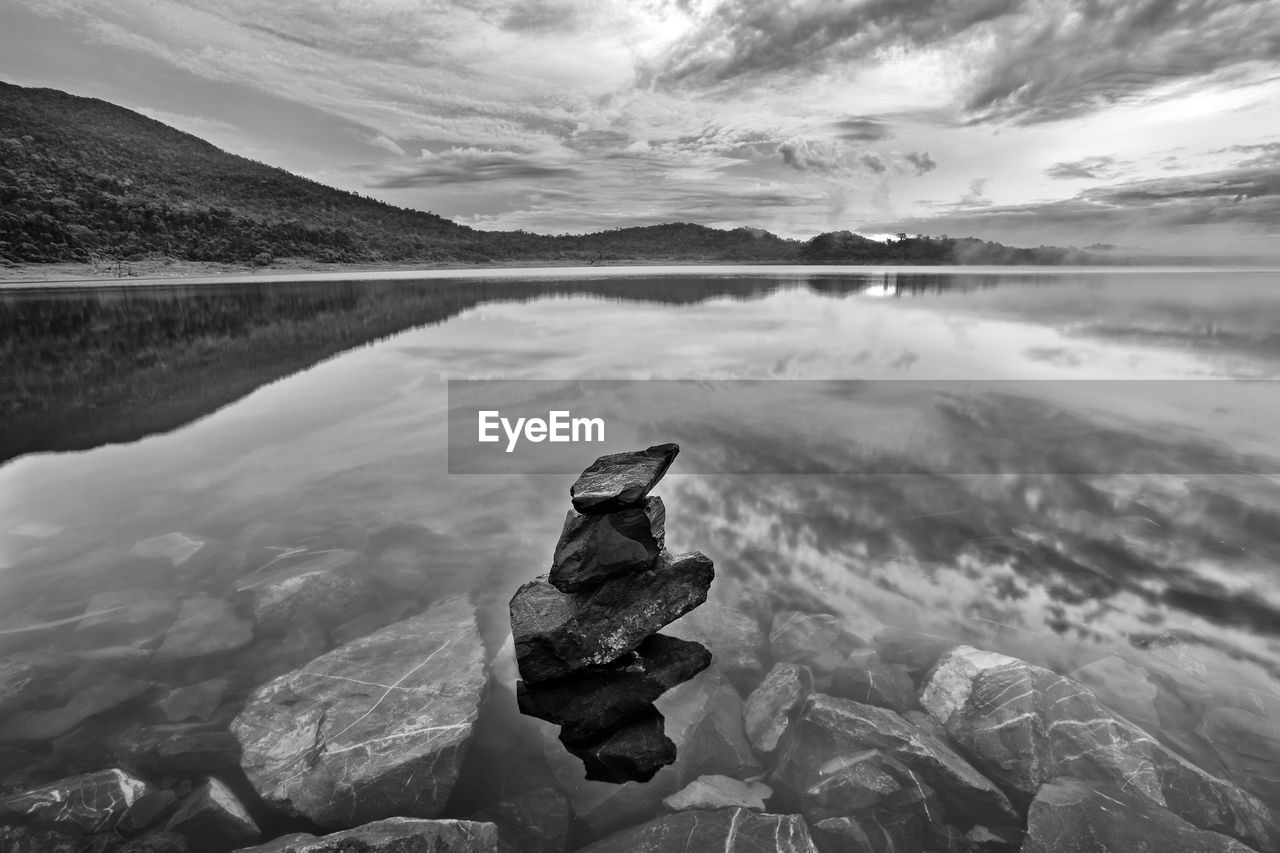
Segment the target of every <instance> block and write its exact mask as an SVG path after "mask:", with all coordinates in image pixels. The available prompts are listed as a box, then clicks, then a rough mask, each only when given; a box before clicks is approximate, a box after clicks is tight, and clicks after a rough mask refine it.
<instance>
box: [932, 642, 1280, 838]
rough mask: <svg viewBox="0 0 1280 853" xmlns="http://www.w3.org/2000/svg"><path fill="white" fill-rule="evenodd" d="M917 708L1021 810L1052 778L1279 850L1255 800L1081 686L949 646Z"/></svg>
mask: <svg viewBox="0 0 1280 853" xmlns="http://www.w3.org/2000/svg"><path fill="white" fill-rule="evenodd" d="M920 704H921V705H922V706H923V707H924V708H925V709H926V710H927V711H928V712H929V713H930V715H932V716H933V717H934V718H935V719H937V720H938V721H939V722H940V723H942V725H943V726H944V727H945V729H946V731H947V733H948V734H949V735H950V736H951V738H952V739H954V740H955V742H956V743H957V744H959V746H960V748H961V749H963V750H964V752H965V754H966V755H968V756H969V757H970V758H971V759H972V760H973V762H974V763H975V765H977V766H978V768H979V769H981V770H982V771H983V772H985V773H987V774H988V775H990V776H991V777H992V778H993V779H995V780H996V781H997V782H999V783H1000V784H1001V785H1002V786H1003V787H1004V788H1005V790H1007V791H1009V792H1010V793H1011V795H1013V796H1015V797H1016V798H1017V799H1018V800H1019V801H1021V802H1029V801H1030V800H1031V798H1032V797H1034V796H1035V794H1036V792H1037V791H1038V790H1039V788H1040V786H1041V784H1043V783H1044V782H1048V781H1050V780H1051V779H1054V778H1056V777H1059V776H1070V777H1074V778H1080V779H1088V780H1090V781H1093V782H1097V783H1101V784H1103V785H1111V786H1114V787H1117V788H1123V789H1124V790H1126V791H1129V792H1132V793H1135V794H1140V795H1142V796H1144V797H1146V798H1147V799H1149V800H1151V801H1152V802H1153V803H1155V804H1156V805H1157V806H1162V807H1167V808H1168V809H1169V810H1170V811H1172V812H1173V813H1174V814H1176V815H1178V816H1180V817H1182V818H1184V819H1186V820H1188V821H1190V822H1191V823H1192V824H1195V825H1196V826H1199V827H1201V828H1204V829H1210V830H1213V831H1215V832H1223V833H1226V834H1228V835H1232V836H1234V837H1236V838H1238V839H1240V840H1241V841H1244V842H1245V843H1247V844H1250V845H1252V846H1254V847H1257V848H1258V849H1262V850H1265V849H1269V848H1271V847H1275V846H1280V820H1278V819H1277V816H1276V815H1275V814H1274V812H1273V811H1272V810H1271V809H1269V808H1268V807H1267V806H1265V805H1264V804H1263V803H1262V802H1261V801H1259V800H1257V799H1256V798H1254V797H1252V796H1251V795H1249V794H1247V793H1245V792H1244V791H1243V790H1241V789H1239V788H1237V787H1236V786H1234V785H1231V784H1229V783H1227V782H1224V781H1223V780H1221V779H1218V778H1216V777H1214V776H1211V775H1210V774H1208V773H1206V772H1204V771H1203V770H1201V769H1199V768H1197V767H1195V766H1193V765H1192V764H1190V763H1189V762H1187V761H1186V760H1184V759H1183V758H1182V757H1181V756H1179V755H1177V754H1176V753H1174V752H1172V751H1171V750H1169V749H1168V748H1167V747H1165V746H1164V745H1162V744H1160V743H1158V742H1157V741H1156V740H1155V739H1153V738H1152V737H1151V736H1150V735H1148V734H1147V733H1146V732H1144V731H1143V730H1142V729H1139V728H1138V727H1137V726H1135V725H1133V724H1132V723H1130V722H1128V721H1126V720H1122V719H1120V718H1118V717H1116V716H1114V715H1112V714H1111V713H1110V712H1108V711H1106V710H1105V709H1104V708H1102V706H1101V705H1100V704H1099V702H1098V700H1097V699H1096V698H1095V697H1094V695H1093V693H1092V692H1090V691H1089V689H1088V688H1087V687H1085V686H1084V685H1082V684H1080V683H1079V682H1076V681H1073V680H1071V679H1069V678H1066V677H1064V676H1060V675H1058V674H1056V673H1054V672H1052V671H1050V670H1047V669H1044V668H1042V667H1038V666H1033V665H1032V664H1029V663H1026V662H1025V661H1021V660H1018V659H1016V658H1011V657H1007V656H1005V655H1000V654H996V653H994V652H985V651H980V650H978V649H974V648H971V647H969V646H957V647H956V648H954V649H952V650H951V651H949V652H948V653H947V654H945V655H944V656H943V657H942V658H941V659H939V661H938V663H937V665H936V666H935V667H934V669H933V670H932V671H931V673H930V675H929V677H928V679H927V681H926V683H925V685H924V687H923V689H922V690H921V693H920Z"/></svg>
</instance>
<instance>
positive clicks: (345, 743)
mask: <svg viewBox="0 0 1280 853" xmlns="http://www.w3.org/2000/svg"><path fill="white" fill-rule="evenodd" d="M485 680H486V679H485V671H484V646H483V643H482V642H481V639H480V634H479V630H478V628H477V625H476V616H475V608H474V607H473V606H472V605H471V603H470V602H469V601H467V599H466V598H465V597H461V596H459V597H454V598H450V599H446V600H445V601H442V602H439V603H438V604H436V605H434V606H432V607H431V608H430V609H428V610H427V611H426V612H425V613H423V614H421V615H419V616H416V617H414V618H411V619H406V620H404V621H402V622H397V623H396V624H394V625H389V626H387V627H386V628H383V629H382V630H381V631H378V632H376V633H374V634H370V635H369V636H367V637H363V638H361V639H359V640H355V641H353V642H351V643H348V644H347V645H345V646H341V647H339V648H337V649H334V650H333V651H331V652H328V653H326V654H324V655H322V656H321V657H319V658H316V659H315V660H313V661H311V663H309V664H308V665H307V666H306V667H305V668H303V669H301V670H297V671H295V672H291V673H288V674H286V675H283V676H281V677H279V678H277V679H275V680H274V681H271V682H270V683H268V684H266V685H263V686H262V687H260V688H258V690H257V691H255V692H254V693H253V695H251V696H250V697H249V699H248V701H247V702H246V704H245V709H244V711H243V712H242V713H241V714H240V715H239V716H238V717H236V719H235V721H234V722H233V723H232V725H231V731H232V732H233V733H234V734H235V736H236V737H237V738H238V739H239V741H240V743H241V746H242V748H243V756H242V758H241V766H242V767H243V768H244V771H245V774H246V775H247V776H248V777H249V780H250V782H252V783H253V785H254V787H255V788H256V789H257V791H258V793H259V794H260V795H261V796H262V798H263V799H264V800H265V801H266V802H267V803H268V804H270V805H272V806H274V807H275V808H277V809H280V810H281V811H284V812H287V813H289V814H294V815H300V816H305V817H307V818H309V819H310V820H312V821H314V822H316V823H317V824H319V825H321V826H326V827H342V826H355V825H358V824H361V823H365V822H368V821H372V820H379V819H381V818H385V817H388V816H393V815H394V816H406V817H434V816H435V815H437V814H439V812H440V809H441V808H442V807H443V806H444V803H445V801H446V800H447V799H448V796H449V792H450V791H451V790H452V788H453V783H454V781H455V780H456V778H457V774H458V769H459V766H460V765H461V762H462V759H463V757H464V756H465V754H466V750H467V746H468V744H469V743H470V740H471V733H472V727H473V725H474V723H475V719H476V715H477V712H478V709H479V705H480V700H481V693H482V690H483V688H484V685H485Z"/></svg>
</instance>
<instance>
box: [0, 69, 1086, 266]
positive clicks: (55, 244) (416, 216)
mask: <svg viewBox="0 0 1280 853" xmlns="http://www.w3.org/2000/svg"><path fill="white" fill-rule="evenodd" d="M147 257H170V258H176V259H180V260H189V261H213V262H223V263H227V262H230V263H259V264H266V263H270V262H271V260H272V259H274V258H284V257H294V258H310V259H314V260H319V261H331V262H376V261H392V262H420V263H450V262H452V263H485V262H495V261H508V260H530V261H532V260H538V261H563V262H568V263H584V262H586V263H597V262H607V261H625V260H676V261H738V262H749V263H915V264H948V263H1088V262H1090V261H1091V260H1092V259H1091V257H1090V256H1089V255H1086V254H1084V253H1082V252H1078V251H1076V250H1068V249H1054V248H1048V247H1042V248H1039V249H1012V248H1010V247H1007V246H1001V245H999V244H996V243H984V242H982V241H980V240H971V239H966V240H954V239H948V238H942V239H933V238H928V237H924V236H917V237H907V236H906V235H902V236H901V237H900V238H899V239H898V240H896V241H889V242H887V243H882V242H878V241H875V240H868V239H866V238H864V237H861V236H858V235H856V234H852V233H850V232H848V231H840V232H833V233H830V234H822V235H819V236H818V237H815V238H813V239H812V240H809V241H807V242H803V241H797V240H787V239H783V238H781V237H778V236H775V235H773V234H770V233H768V232H766V231H761V230H759V229H748V228H737V229H734V230H729V231H726V230H720V229H715V228H707V227H705V226H702V225H694V224H689V223H672V224H667V225H654V226H646V227H637V228H622V229H615V230H611V231H603V232H599V233H595V234H585V235H562V236H546V235H539V234H531V233H528V232H524V231H479V230H476V229H473V228H468V227H466V226H463V225H459V224H457V223H455V222H451V221H450V220H448V219H445V218H443V217H441V216H437V215H436V214H433V213H426V212H423V211H419V210H410V209H406V208H401V207H395V206H393V205H389V204H385V203H383V202H380V201H376V200H374V199H371V198H366V197H363V196H360V195H356V194H354V193H349V192H344V191H342V190H337V189H334V188H332V187H327V186H324V185H322V184H318V183H316V182H314V181H311V180H307V179H305V178H300V177H298V176H297V175H293V174H290V173H289V172H286V171H284V170H282V169H277V168H274V167H271V166H267V165H264V164H262V163H257V162H254V161H252V160H247V159H245V158H244V157H238V156H236V155H234V154H228V153H226V152H225V151H222V150H220V149H218V148H215V147H214V146H213V145H210V144H209V143H208V142H205V141H204V140H201V139H199V138H197V137H195V136H192V135H190V134H187V133H183V132H181V131H178V130H175V129H173V128H171V127H168V126H167V125H164V124H161V123H160V122H158V121H154V120H153V119H149V118H147V117H145V116H142V115H139V114H138V113H135V112H132V111H131V110H127V109H124V108H123V107H118V106H115V105H113V104H109V103H107V102H105V101H100V100H95V99H91V98H81V97H77V96H75V95H69V94H67V93H65V92H59V91H56V90H52V89H30V88H24V87H21V86H14V85H10V84H7V83H0V260H3V261H7V262H9V263H41V262H65V261H79V262H99V261H116V260H119V261H129V260H139V259H142V258H147Z"/></svg>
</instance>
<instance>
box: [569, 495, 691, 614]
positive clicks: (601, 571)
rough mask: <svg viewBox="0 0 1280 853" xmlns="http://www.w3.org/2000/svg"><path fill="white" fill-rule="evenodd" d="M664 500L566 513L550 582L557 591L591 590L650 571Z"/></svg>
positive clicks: (655, 555)
mask: <svg viewBox="0 0 1280 853" xmlns="http://www.w3.org/2000/svg"><path fill="white" fill-rule="evenodd" d="M666 518H667V513H666V509H665V508H664V507H663V505H662V498H656V497H652V498H645V499H644V502H643V503H641V504H640V505H639V506H634V507H629V508H627V509H620V510H618V511H616V512H609V513H603V514H598V515H583V514H582V513H580V512H578V511H577V510H572V509H571V510H569V514H568V516H567V517H566V518H565V520H564V530H563V531H562V532H561V533H560V541H559V542H557V543H556V550H555V555H554V557H553V558H552V564H551V572H550V575H549V579H550V581H551V585H552V586H554V587H555V588H556V589H558V590H560V591H561V592H579V591H581V590H584V589H590V588H591V587H593V586H596V585H598V584H600V583H603V582H604V581H606V580H609V579H610V578H615V577H618V576H621V575H629V574H634V573H635V572H643V571H646V570H648V569H651V568H653V566H654V564H655V563H656V562H657V560H658V554H659V553H660V552H661V551H662V547H663V542H664V540H665V536H666V530H665V525H666Z"/></svg>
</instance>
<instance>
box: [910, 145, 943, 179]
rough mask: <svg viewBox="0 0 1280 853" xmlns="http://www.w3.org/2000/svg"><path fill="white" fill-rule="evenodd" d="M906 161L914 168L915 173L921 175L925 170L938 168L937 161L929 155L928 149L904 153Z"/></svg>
mask: <svg viewBox="0 0 1280 853" xmlns="http://www.w3.org/2000/svg"><path fill="white" fill-rule="evenodd" d="M906 161H907V163H909V164H910V165H911V168H913V169H914V170H915V173H916V174H917V175H923V174H924V173H925V172H932V171H933V170H934V169H936V168H938V164H937V162H936V161H935V160H934V159H933V158H932V157H930V156H929V152H928V151H911V152H908V153H907V155H906Z"/></svg>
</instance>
